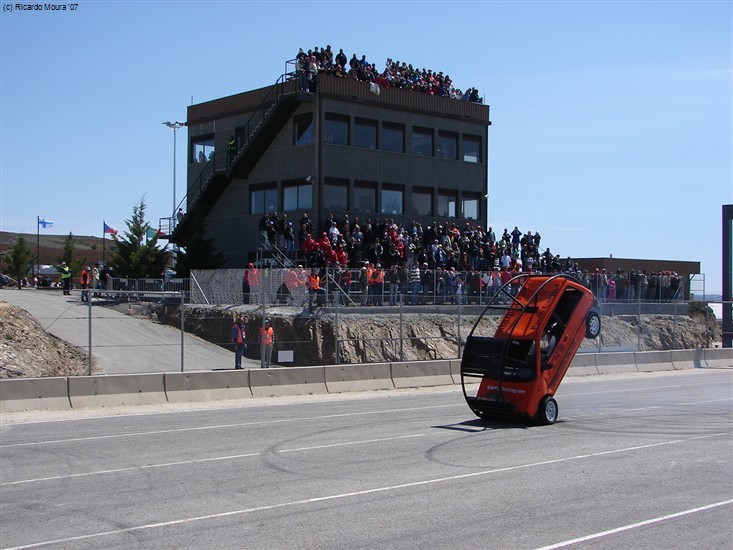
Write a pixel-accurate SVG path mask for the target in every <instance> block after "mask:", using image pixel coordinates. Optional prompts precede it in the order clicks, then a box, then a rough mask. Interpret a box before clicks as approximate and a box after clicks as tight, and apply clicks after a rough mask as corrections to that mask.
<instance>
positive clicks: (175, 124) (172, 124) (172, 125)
mask: <svg viewBox="0 0 733 550" xmlns="http://www.w3.org/2000/svg"><path fill="white" fill-rule="evenodd" d="M163 124H165V125H166V126H168V128H171V129H172V130H173V210H172V212H173V213H172V218H173V219H174V220H175V218H176V206H178V205H177V204H176V133H177V132H178V129H179V128H182V127H183V126H185V125H186V123H185V122H178V121H176V122H164V123H163Z"/></svg>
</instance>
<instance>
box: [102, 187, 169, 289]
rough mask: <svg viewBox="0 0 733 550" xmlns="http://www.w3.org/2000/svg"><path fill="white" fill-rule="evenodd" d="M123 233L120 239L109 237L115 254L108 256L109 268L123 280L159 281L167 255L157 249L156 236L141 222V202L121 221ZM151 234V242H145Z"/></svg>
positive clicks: (143, 220) (142, 206)
mask: <svg viewBox="0 0 733 550" xmlns="http://www.w3.org/2000/svg"><path fill="white" fill-rule="evenodd" d="M125 224H126V225H127V231H125V232H124V236H123V237H119V236H118V235H113V236H112V240H113V241H114V242H115V245H116V248H117V250H116V251H115V253H114V254H113V255H112V265H113V266H114V269H115V271H116V273H117V274H118V275H121V276H123V277H133V278H145V277H160V276H161V274H162V273H163V269H165V265H166V263H167V261H168V251H167V250H166V248H165V247H163V248H160V247H158V235H157V234H155V232H154V231H152V228H151V226H150V224H149V223H147V222H146V221H145V200H144V198H143V199H140V202H139V203H138V204H137V205H135V206H134V207H133V209H132V218H131V219H129V220H126V221H125ZM151 233H152V238H148V236H149V234H151Z"/></svg>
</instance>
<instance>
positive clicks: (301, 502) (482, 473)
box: [5, 432, 728, 550]
mask: <svg viewBox="0 0 733 550" xmlns="http://www.w3.org/2000/svg"><path fill="white" fill-rule="evenodd" d="M720 435H728V432H722V433H717V434H710V435H703V436H696V437H691V438H687V439H675V440H670V441H661V442H658V443H650V444H648V445H637V446H634V447H624V448H621V449H613V450H610V451H601V452H598V453H589V454H583V455H575V456H569V457H565V458H556V459H553V460H543V461H541V462H532V463H529V464H519V465H517V466H506V467H504V468H495V469H492V470H482V471H479V472H471V473H467V474H458V475H454V476H447V477H439V478H433V479H425V480H422V481H413V482H411V483H402V484H400V485H388V486H386V487H375V488H374V489H364V490H362V491H353V492H350V493H340V494H336V495H327V496H323V497H314V498H306V499H302V500H293V501H290V502H281V503H279V504H270V505H267V506H257V507H255V508H244V509H241V510H230V511H229V512H220V513H218V514H207V515H205V516H194V517H190V518H181V519H176V520H171V521H164V522H158V523H148V524H146V525H137V526H135V527H127V528H124V529H114V530H109V531H100V532H98V533H89V534H86V535H78V536H75V537H68V538H63V539H55V540H47V541H43V542H36V543H33V544H26V545H22V546H13V547H12V548H6V549H5V550H25V549H26V548H38V547H41V546H47V545H50V544H63V543H68V542H75V541H79V540H88V539H93V538H98V537H106V536H111V535H120V534H125V533H132V532H136V531H144V530H148V529H156V528H159V527H169V526H171V525H182V524H186V523H194V522H197V521H206V520H211V519H218V518H225V517H231V516H239V515H244V514H251V513H254V512H262V511H266V510H276V509H279V508H286V507H292V506H300V505H305V504H314V503H318V502H326V501H330V500H338V499H345V498H352V497H358V496H364V495H372V494H376V493H384V492H387V491H396V490H400V489H409V488H413V487H421V486H425V485H432V484H435V483H444V482H446V481H457V480H463V479H470V478H473V477H479V476H485V475H491V474H496V473H503V472H511V471H515V470H524V469H527V468H534V467H537V466H547V465H551V464H560V463H563V462H569V461H572V460H582V459H584V458H594V457H598V456H605V455H610V454H618V453H626V452H631V451H638V450H642V449H651V448H654V447H660V446H663V445H675V444H677V443H686V442H688V441H694V440H697V439H705V438H708V437H715V436H720Z"/></svg>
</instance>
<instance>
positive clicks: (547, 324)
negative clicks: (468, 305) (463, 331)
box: [461, 274, 601, 424]
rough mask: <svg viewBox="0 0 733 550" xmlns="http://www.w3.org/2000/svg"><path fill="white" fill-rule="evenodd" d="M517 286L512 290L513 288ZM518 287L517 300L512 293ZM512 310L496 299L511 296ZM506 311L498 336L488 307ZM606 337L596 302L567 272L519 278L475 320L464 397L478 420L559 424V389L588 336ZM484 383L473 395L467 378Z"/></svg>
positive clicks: (464, 363) (466, 357)
mask: <svg viewBox="0 0 733 550" xmlns="http://www.w3.org/2000/svg"><path fill="white" fill-rule="evenodd" d="M512 283H514V286H512ZM517 283H519V284H520V285H521V287H520V289H519V291H518V292H517V293H516V296H512V295H511V290H510V289H511V288H516V286H517ZM507 296H508V299H509V300H510V303H509V305H508V306H507V305H504V306H502V305H499V304H498V302H499V301H500V300H501V299H502V298H503V297H507ZM492 309H493V310H496V309H505V310H506V313H505V314H504V317H503V318H502V320H501V322H500V323H499V326H498V327H497V328H496V330H495V333H494V334H493V336H489V335H487V334H485V332H488V331H489V328H488V327H490V326H494V325H491V324H490V323H488V322H487V319H488V317H487V314H488V313H489V312H490V311H491V310H492ZM600 333H601V317H600V308H599V307H598V302H597V301H596V300H595V298H594V296H593V293H592V292H591V291H590V290H589V289H587V288H586V287H585V286H583V285H582V284H581V283H580V281H578V280H577V279H575V278H574V277H571V276H569V275H564V274H563V275H554V276H544V275H519V276H517V277H514V278H513V279H512V280H511V281H510V282H508V283H507V284H506V285H504V286H503V287H502V288H501V290H500V291H499V294H497V296H496V297H495V298H494V300H492V302H491V303H489V305H488V306H487V308H486V309H485V310H484V312H483V313H482V315H481V317H479V319H478V320H477V321H476V323H475V324H474V326H473V329H472V330H471V333H470V334H469V336H468V338H467V339H466V345H465V348H464V350H463V357H462V360H461V384H462V387H463V395H464V397H465V398H466V402H467V403H468V406H469V407H470V408H471V410H472V411H473V412H474V413H475V414H476V415H477V416H479V417H480V418H483V419H489V418H497V417H505V416H512V417H519V418H524V419H527V420H532V421H534V422H536V423H538V424H554V423H555V421H556V420H557V417H558V407H557V402H556V401H555V399H554V397H553V396H554V395H555V392H556V391H557V389H558V387H559V386H560V382H562V379H563V377H564V376H565V373H566V372H567V370H568V367H569V366H570V363H571V361H572V360H573V357H574V356H575V352H576V351H577V350H578V348H579V347H580V344H581V342H582V340H583V338H584V337H587V338H597V337H598V336H599V335H600ZM471 378H480V379H481V382H480V384H479V387H478V390H475V392H476V393H475V395H471V393H472V392H470V391H469V389H468V388H467V387H466V384H467V383H468V382H470V380H468V381H467V379H471Z"/></svg>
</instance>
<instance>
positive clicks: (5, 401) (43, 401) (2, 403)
mask: <svg viewBox="0 0 733 550" xmlns="http://www.w3.org/2000/svg"><path fill="white" fill-rule="evenodd" d="M70 408H71V403H70V402H69V388H68V382H67V380H66V378H64V377H57V378H12V379H7V380H0V411H1V412H14V411H29V410H30V411H33V410H41V409H56V410H58V409H70Z"/></svg>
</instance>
